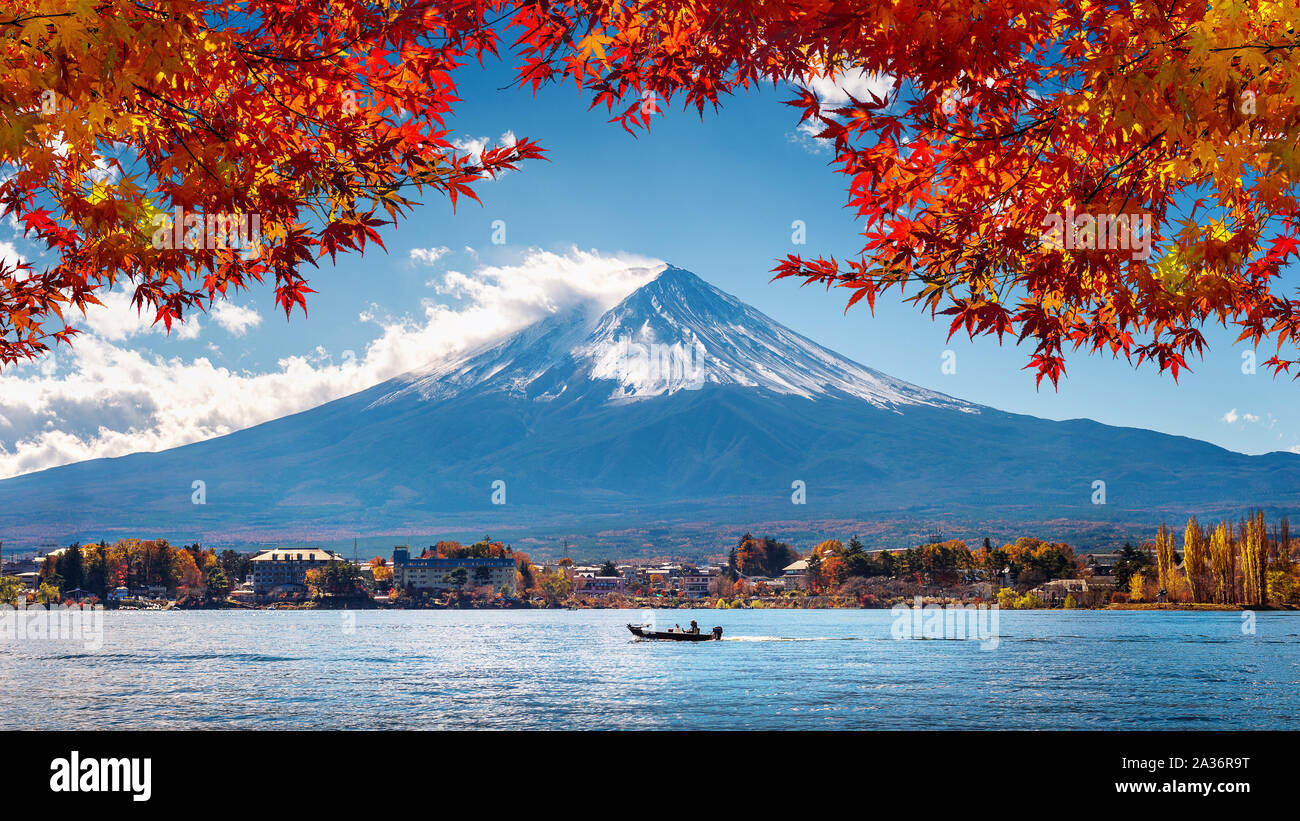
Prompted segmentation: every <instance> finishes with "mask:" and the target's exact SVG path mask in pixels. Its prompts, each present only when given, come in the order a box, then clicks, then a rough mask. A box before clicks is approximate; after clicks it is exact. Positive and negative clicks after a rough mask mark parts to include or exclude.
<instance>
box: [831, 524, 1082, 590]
mask: <svg viewBox="0 0 1300 821" xmlns="http://www.w3.org/2000/svg"><path fill="white" fill-rule="evenodd" d="M806 559H807V561H808V571H807V573H808V575H807V578H808V586H809V589H810V590H811V591H812V592H815V593H823V592H830V591H832V590H834V589H836V588H840V587H843V586H844V585H846V584H849V583H850V582H851V581H852V580H853V579H866V578H872V577H885V578H903V579H907V580H910V581H913V582H916V583H918V584H934V585H940V586H948V585H956V584H960V583H962V582H971V581H975V580H976V579H999V578H1001V579H1007V580H1014V581H1015V582H1016V584H1017V585H1018V586H1021V587H1032V586H1034V585H1037V584H1041V583H1043V582H1046V581H1050V580H1052V579H1068V578H1074V577H1076V576H1078V575H1079V573H1080V572H1081V570H1082V564H1081V562H1080V561H1079V560H1078V559H1077V558H1076V557H1075V555H1074V550H1073V549H1072V548H1071V547H1070V546H1069V545H1067V544H1063V543H1059V542H1044V541H1042V540H1041V539H1035V538H1033V537H1030V536H1022V537H1021V538H1019V539H1016V541H1014V542H1012V543H1010V544H1005V545H1003V546H1001V547H994V546H993V544H992V543H991V542H990V540H988V539H985V540H984V544H983V545H982V546H981V547H979V548H977V549H975V550H971V549H970V547H968V546H967V544H966V542H965V541H963V540H961V539H949V540H947V541H943V542H935V543H933V544H926V545H921V546H919V547H910V548H907V549H906V550H881V551H876V552H868V551H867V550H866V548H865V547H864V546H863V544H862V542H861V540H859V539H858V537H857V536H854V537H853V538H851V539H849V542H848V544H844V543H843V542H841V541H840V540H838V539H826V540H825V541H823V542H821V543H819V544H818V545H817V546H816V547H814V548H813V549H812V551H811V552H810V553H809V554H808V556H807V557H806Z"/></svg>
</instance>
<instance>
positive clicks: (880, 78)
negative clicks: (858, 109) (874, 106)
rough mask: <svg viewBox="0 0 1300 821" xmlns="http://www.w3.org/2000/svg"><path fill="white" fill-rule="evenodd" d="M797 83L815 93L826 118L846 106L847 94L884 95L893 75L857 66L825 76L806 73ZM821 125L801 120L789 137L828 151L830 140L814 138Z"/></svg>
mask: <svg viewBox="0 0 1300 821" xmlns="http://www.w3.org/2000/svg"><path fill="white" fill-rule="evenodd" d="M799 82H800V83H802V85H804V86H805V87H807V88H808V89H809V90H811V91H812V92H813V93H814V94H816V95H817V97H818V99H820V100H821V113H822V114H823V115H824V116H827V117H829V116H831V111H832V110H833V109H836V108H842V107H844V106H846V105H848V104H849V97H850V95H852V98H853V99H855V100H858V101H859V102H861V101H863V100H870V99H871V95H872V94H875V96H877V97H884V96H885V95H886V94H888V93H889V92H890V91H892V90H893V88H894V78H893V77H891V76H889V75H887V74H876V73H871V72H865V71H862V70H861V69H857V68H854V69H849V70H848V71H842V72H837V73H834V74H829V75H821V74H814V75H809V76H807V77H803V78H802V79H801V80H800V81H799ZM825 128H826V124H825V123H823V122H822V121H821V120H815V119H814V120H804V121H803V122H802V123H800V124H799V127H798V128H796V129H795V131H794V133H792V134H790V135H789V139H790V141H791V142H793V143H797V144H798V145H800V146H801V147H802V148H804V149H806V150H807V151H810V152H812V153H815V154H816V153H824V152H829V151H830V150H831V144H830V142H829V141H827V140H819V139H817V135H818V134H820V133H821V132H822V131H823V130H824V129H825Z"/></svg>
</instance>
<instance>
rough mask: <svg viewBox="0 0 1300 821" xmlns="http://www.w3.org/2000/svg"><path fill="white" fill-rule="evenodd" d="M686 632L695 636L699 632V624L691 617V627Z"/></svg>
mask: <svg viewBox="0 0 1300 821" xmlns="http://www.w3.org/2000/svg"><path fill="white" fill-rule="evenodd" d="M688 632H689V633H691V634H692V635H696V636H698V635H699V634H700V626H699V625H698V624H696V623H695V619H691V629H690V630H689V631H688Z"/></svg>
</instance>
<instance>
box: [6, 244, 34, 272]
mask: <svg viewBox="0 0 1300 821" xmlns="http://www.w3.org/2000/svg"><path fill="white" fill-rule="evenodd" d="M26 261H27V260H26V258H24V257H23V255H22V254H20V253H18V249H17V248H15V247H14V244H13V243H12V242H0V267H8V268H13V267H15V266H16V265H18V264H19V263H20V262H26Z"/></svg>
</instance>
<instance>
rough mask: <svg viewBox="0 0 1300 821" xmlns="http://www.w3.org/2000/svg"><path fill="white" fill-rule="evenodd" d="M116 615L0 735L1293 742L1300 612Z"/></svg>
mask: <svg viewBox="0 0 1300 821" xmlns="http://www.w3.org/2000/svg"><path fill="white" fill-rule="evenodd" d="M641 618H642V613H641V612H638V611H616V610H588V611H554V610H551V611H547V610H541V611H385V612H376V611H361V612H351V613H339V612H305V611H303V612H294V611H257V612H248V611H243V612H238V611H212V612H166V613H161V612H159V613H152V612H110V613H105V614H103V646H102V647H100V648H99V649H97V650H91V649H87V648H86V647H85V646H83V644H81V643H76V642H68V641H61V642H60V641H50V640H44V641H33V640H27V641H16V640H12V639H11V640H5V639H0V721H2V722H3V726H4V727H6V728H34V729H129V728H257V729H315V728H358V729H379V728H401V729H439V728H441V729H468V728H492V729H528V728H536V729H559V728H565V729H573V728H591V729H595V728H611V729H618V728H622V729H652V728H685V729H741V728H780V729H1012V728H1052V729H1076V728H1077V729H1227V728H1241V729H1249V728H1257V729H1282V728H1287V729H1297V728H1300V718H1298V716H1300V614H1291V613H1276V614H1273V613H1264V614H1259V615H1258V616H1257V617H1256V621H1255V624H1254V633H1253V634H1248V633H1245V632H1243V629H1242V628H1243V616H1242V614H1240V613H1178V612H1164V613H1160V612H1089V611H1043V612H1010V613H1007V612H1004V613H1001V614H1000V620H999V625H998V627H999V634H1000V641H999V642H998V646H997V647H996V649H988V650H986V649H982V645H981V643H980V642H978V641H974V640H915V639H905V640H896V639H894V638H892V637H891V631H890V627H891V624H892V623H893V621H894V617H893V615H892V614H891V613H890V612H889V611H881V610H820V611H818V610H766V611H763V610H751V611H743V610H742V611H736V610H728V611H715V610H699V611H684V610H673V611H660V612H658V613H656V619H657V622H658V624H659V626H660V627H661V628H662V627H664V626H671V625H672V624H674V623H679V624H682V625H685V624H687V623H688V622H689V621H690V620H691V619H692V618H694V619H697V620H698V621H699V623H700V626H701V628H702V629H704V630H708V629H709V628H711V627H712V626H713V625H715V624H720V625H722V626H723V627H724V628H725V631H726V632H725V636H724V640H723V641H721V642H701V643H699V644H689V643H677V642H650V641H638V640H635V639H633V637H632V636H631V635H630V634H629V633H628V632H627V629H626V628H625V627H624V625H625V624H626V623H627V622H629V621H639V620H640V619H641Z"/></svg>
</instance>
